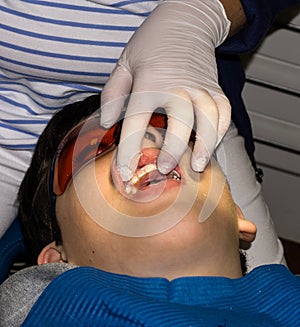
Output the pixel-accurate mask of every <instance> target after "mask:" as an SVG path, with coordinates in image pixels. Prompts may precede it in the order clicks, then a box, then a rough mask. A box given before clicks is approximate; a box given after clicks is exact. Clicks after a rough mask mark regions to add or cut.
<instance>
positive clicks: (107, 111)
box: [100, 64, 133, 128]
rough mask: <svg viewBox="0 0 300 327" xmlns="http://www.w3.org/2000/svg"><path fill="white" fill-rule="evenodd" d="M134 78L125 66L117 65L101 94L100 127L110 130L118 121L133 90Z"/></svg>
mask: <svg viewBox="0 0 300 327" xmlns="http://www.w3.org/2000/svg"><path fill="white" fill-rule="evenodd" d="M132 80H133V77H132V75H131V73H130V72H129V71H128V69H127V68H126V67H125V66H123V65H119V64H118V65H117V66H116V68H115V69H114V71H113V72H112V73H111V75H110V77H109V79H108V81H107V83H106V84H105V86H104V88H103V91H102V94H101V118H100V125H101V126H103V127H105V128H110V127H111V126H112V125H113V124H115V123H116V121H117V120H118V118H119V116H120V114H121V110H122V108H123V106H124V102H125V100H126V98H127V96H128V94H129V92H130V90H131V86H132Z"/></svg>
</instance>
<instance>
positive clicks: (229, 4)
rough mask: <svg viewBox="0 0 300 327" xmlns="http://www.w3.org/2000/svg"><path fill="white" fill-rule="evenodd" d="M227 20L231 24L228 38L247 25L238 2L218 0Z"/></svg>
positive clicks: (242, 9)
mask: <svg viewBox="0 0 300 327" xmlns="http://www.w3.org/2000/svg"><path fill="white" fill-rule="evenodd" d="M220 2H221V3H222V4H223V7H224V9H225V12H226V15H227V18H228V19H229V20H230V22H231V26H230V31H229V34H228V37H231V36H232V35H234V34H236V33H238V32H239V31H240V30H241V29H242V28H243V27H245V26H246V24H247V18H246V15H245V12H244V8H243V6H242V4H241V1H240V0H220Z"/></svg>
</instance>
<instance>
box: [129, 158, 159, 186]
mask: <svg viewBox="0 0 300 327" xmlns="http://www.w3.org/2000/svg"><path fill="white" fill-rule="evenodd" d="M155 170H157V166H156V164H155V163H153V164H149V165H146V166H144V167H143V168H141V169H140V170H139V171H138V172H137V174H136V175H134V176H133V177H132V178H131V180H130V181H129V184H131V185H136V184H137V183H138V182H139V181H140V180H141V179H142V178H143V177H144V176H146V175H147V174H150V173H151V172H152V171H155Z"/></svg>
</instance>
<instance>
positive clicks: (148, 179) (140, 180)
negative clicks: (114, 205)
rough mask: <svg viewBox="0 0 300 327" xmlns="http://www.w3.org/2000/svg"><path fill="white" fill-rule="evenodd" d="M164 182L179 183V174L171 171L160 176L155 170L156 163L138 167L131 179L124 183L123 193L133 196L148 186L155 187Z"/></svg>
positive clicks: (174, 170)
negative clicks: (172, 181)
mask: <svg viewBox="0 0 300 327" xmlns="http://www.w3.org/2000/svg"><path fill="white" fill-rule="evenodd" d="M166 180H174V181H178V182H180V181H181V175H180V173H179V172H178V171H177V170H176V168H175V169H173V170H172V171H171V172H170V173H169V174H167V175H165V174H161V173H160V172H159V171H158V169H157V164H156V162H154V163H148V164H146V165H145V166H143V167H139V168H138V169H137V171H136V172H135V174H134V175H133V177H132V178H131V179H130V180H129V181H128V182H125V192H126V193H127V194H128V195H134V194H136V193H137V192H138V191H143V190H144V189H146V188H147V187H149V186H153V185H156V184H158V183H161V182H162V181H166Z"/></svg>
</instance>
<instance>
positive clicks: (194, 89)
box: [100, 0, 231, 181]
mask: <svg viewBox="0 0 300 327" xmlns="http://www.w3.org/2000/svg"><path fill="white" fill-rule="evenodd" d="M229 27H230V22H229V20H228V19H227V17H226V14H225V11H224V8H223V6H222V4H221V3H220V2H219V1H218V0H185V1H184V0H165V1H161V2H160V4H159V5H158V6H157V7H156V8H155V9H154V11H153V12H152V13H151V14H150V16H149V17H148V18H147V19H146V20H145V21H144V23H143V24H142V25H141V26H140V27H139V29H138V30H137V31H136V32H135V33H134V35H133V36H132V38H131V39H130V41H129V42H128V44H127V46H126V47H125V49H124V51H123V53H122V55H121V57H120V59H119V61H118V64H117V66H116V68H115V69H114V71H113V72H112V74H111V76H110V78H109V80H108V82H107V83H106V85H105V87H104V90H103V92H102V100H101V101H102V117H101V122H100V123H101V125H103V126H104V127H107V128H108V127H110V126H111V125H113V124H114V123H115V122H116V121H117V119H118V117H119V115H120V112H121V110H122V108H123V105H124V102H123V101H113V100H115V99H118V98H121V97H124V95H128V94H129V93H131V96H130V101H129V103H128V107H127V110H126V119H125V121H124V124H123V128H122V133H121V142H120V145H119V149H118V157H117V162H118V168H119V170H120V173H121V176H122V178H123V180H124V181H126V180H129V179H130V178H131V177H132V175H133V173H134V171H135V169H136V166H137V163H138V154H139V152H140V148H141V144H142V139H143V136H144V132H145V130H146V128H147V125H148V122H149V119H150V117H151V114H152V112H153V111H154V110H155V109H157V108H158V107H162V108H164V109H165V110H166V112H167V114H168V117H169V118H168V129H167V134H166V138H165V142H164V146H163V148H162V150H163V151H161V152H160V155H159V158H158V168H159V170H160V171H161V172H162V173H165V174H166V173H168V172H169V171H171V170H172V169H173V168H174V167H175V166H176V165H177V163H178V162H179V160H180V158H181V156H182V154H183V153H184V151H185V149H186V146H187V143H188V140H189V136H190V132H191V129H192V128H193V124H194V117H195V119H196V132H197V137H196V142H195V146H194V149H193V156H192V162H191V165H192V168H193V169H194V170H195V171H203V170H204V168H205V166H206V164H207V163H208V161H209V159H210V157H211V155H212V153H213V151H214V149H215V147H216V146H217V144H218V143H219V142H220V140H221V138H222V137H223V135H224V134H225V132H226V131H227V129H228V126H229V123H230V117H231V108H230V104H229V101H228V99H227V98H226V97H225V95H224V94H223V92H222V90H221V88H220V86H219V85H218V75H217V67H216V58H215V48H216V47H217V46H218V45H220V44H221V43H222V42H223V41H224V40H225V39H226V37H227V35H228V32H229ZM132 135H134V137H130V136H132ZM175 136H176V137H175ZM176 138H179V139H180V142H178V139H177V140H176Z"/></svg>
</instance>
